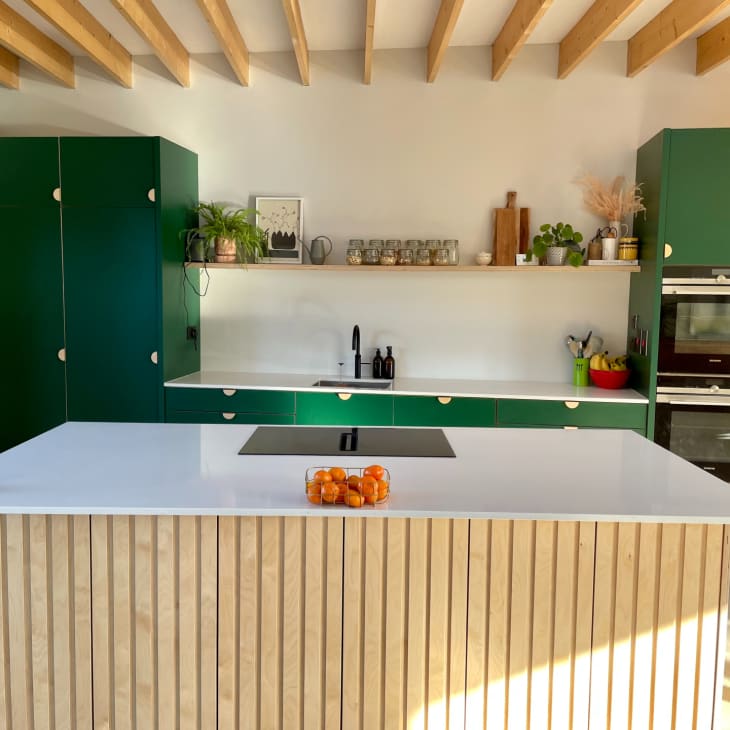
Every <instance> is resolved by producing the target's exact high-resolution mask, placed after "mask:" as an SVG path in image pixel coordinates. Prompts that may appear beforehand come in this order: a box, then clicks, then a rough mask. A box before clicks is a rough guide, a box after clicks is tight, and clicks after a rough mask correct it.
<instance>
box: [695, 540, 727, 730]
mask: <svg viewBox="0 0 730 730" xmlns="http://www.w3.org/2000/svg"><path fill="white" fill-rule="evenodd" d="M706 529H707V533H706V536H705V556H704V580H703V583H702V596H701V612H700V626H699V630H700V635H699V639H698V648H697V654H698V656H697V678H696V687H697V689H696V697H697V700H696V704H697V710H696V713H695V720H694V725H693V726H692V727H693V730H702V728H705V727H712V717H713V714H714V705H715V667H716V664H717V661H716V655H717V647H718V644H717V636H718V628H719V625H718V621H719V617H718V607H719V606H720V583H721V580H722V573H721V566H722V547H723V527H722V525H708V526H707V528H706ZM723 669H724V667H723ZM723 674H724V672H723Z"/></svg>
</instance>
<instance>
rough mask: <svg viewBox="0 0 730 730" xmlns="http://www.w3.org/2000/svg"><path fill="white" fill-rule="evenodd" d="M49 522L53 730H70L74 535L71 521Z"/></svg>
mask: <svg viewBox="0 0 730 730" xmlns="http://www.w3.org/2000/svg"><path fill="white" fill-rule="evenodd" d="M49 520H50V530H51V536H50V540H51V562H52V572H51V580H52V587H51V597H52V601H51V606H50V608H51V616H52V621H51V629H52V634H53V667H52V676H53V685H54V687H53V699H54V707H53V715H54V727H55V730H71V728H72V727H74V726H75V723H76V718H75V717H74V711H73V705H72V696H73V681H72V680H73V676H74V673H75V671H76V667H75V665H74V661H73V655H72V646H71V626H72V623H73V620H74V613H73V610H74V608H73V601H72V595H71V568H72V565H73V563H72V561H73V550H74V547H73V544H72V543H71V538H72V534H73V533H72V532H71V531H70V530H69V527H70V524H71V518H70V517H67V516H65V515H54V516H52V517H50V518H49ZM1 655H2V653H1V652H0V656H1ZM0 693H1V690H0ZM0 697H1V694H0Z"/></svg>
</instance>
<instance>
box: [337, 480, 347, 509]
mask: <svg viewBox="0 0 730 730" xmlns="http://www.w3.org/2000/svg"><path fill="white" fill-rule="evenodd" d="M335 484H336V485H337V502H339V503H340V504H341V503H342V502H344V501H345V495H346V494H347V482H335Z"/></svg>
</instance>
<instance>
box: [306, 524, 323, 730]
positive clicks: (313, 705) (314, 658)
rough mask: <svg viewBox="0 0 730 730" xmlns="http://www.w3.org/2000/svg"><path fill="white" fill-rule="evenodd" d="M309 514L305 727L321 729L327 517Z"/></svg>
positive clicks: (307, 525) (307, 529) (307, 532)
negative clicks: (310, 515)
mask: <svg viewBox="0 0 730 730" xmlns="http://www.w3.org/2000/svg"><path fill="white" fill-rule="evenodd" d="M326 519H327V518H326V517H308V518H307V520H306V537H305V546H304V556H303V560H304V561H305V563H304V565H305V571H306V573H305V579H306V584H305V585H306V590H305V594H304V656H305V667H304V718H303V720H304V727H305V728H306V729H307V730H308V729H309V728H319V727H321V725H322V718H323V716H324V688H325V664H324V650H325V639H326V635H327V628H328V627H327V618H328V617H327V614H326V613H325V605H324V602H325V576H326V572H325V571H326V564H325V555H326V553H325V539H326V538H325V520H326Z"/></svg>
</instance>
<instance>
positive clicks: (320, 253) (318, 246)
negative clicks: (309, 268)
mask: <svg viewBox="0 0 730 730" xmlns="http://www.w3.org/2000/svg"><path fill="white" fill-rule="evenodd" d="M325 241H326V242H327V243H328V244H329V248H328V249H327V250H325ZM302 245H303V246H304V248H305V249H306V251H307V253H308V254H309V260H310V261H311V262H312V263H313V264H317V265H322V264H323V263H324V262H325V259H326V258H327V257H328V256H329V255H330V254H331V253H332V241H331V240H330V238H329V237H328V236H317V237H316V238H315V239H313V240H312V243H311V248H310V247H309V246H307V244H306V243H303V244H302Z"/></svg>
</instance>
